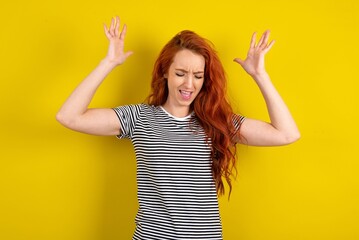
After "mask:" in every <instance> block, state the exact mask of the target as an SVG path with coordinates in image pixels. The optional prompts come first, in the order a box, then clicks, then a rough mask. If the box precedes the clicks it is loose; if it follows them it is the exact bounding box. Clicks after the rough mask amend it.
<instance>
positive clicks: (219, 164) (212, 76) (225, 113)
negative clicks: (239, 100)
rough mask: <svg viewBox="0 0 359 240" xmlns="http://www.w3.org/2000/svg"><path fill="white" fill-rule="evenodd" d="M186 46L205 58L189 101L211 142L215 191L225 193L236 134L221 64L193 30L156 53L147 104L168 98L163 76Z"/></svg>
mask: <svg viewBox="0 0 359 240" xmlns="http://www.w3.org/2000/svg"><path fill="white" fill-rule="evenodd" d="M183 49H188V50H191V51H193V52H194V53H197V54H200V55H202V56H203V57H204V59H205V70H204V83H203V86H202V88H201V90H200V92H199V94H198V95H197V97H196V98H195V99H194V101H193V102H192V104H191V106H190V108H191V110H193V111H194V113H195V116H196V117H197V119H198V122H199V124H200V125H201V126H202V128H203V129H204V131H205V133H206V135H207V139H206V141H208V140H210V141H211V159H212V174H213V179H214V181H215V184H216V189H217V194H218V195H223V194H224V193H225V187H224V182H223V180H222V178H224V179H225V180H226V181H227V184H228V186H229V189H230V191H229V195H230V193H231V190H232V184H231V175H232V173H233V170H236V146H235V143H234V139H235V137H239V131H237V132H236V130H235V127H234V125H233V117H234V116H235V115H234V113H233V110H232V108H231V106H230V104H229V103H228V100H227V98H226V83H227V80H226V76H225V71H224V68H223V66H222V63H221V62H220V60H219V57H218V55H217V53H216V51H215V50H214V47H213V44H212V43H211V42H209V41H208V40H207V39H205V38H202V37H200V36H199V35H197V34H196V33H194V32H192V31H189V30H185V31H182V32H180V33H178V34H177V35H176V36H174V37H173V38H172V39H171V40H170V41H169V42H168V43H167V44H166V45H165V46H164V48H163V49H162V51H161V52H160V54H159V56H158V58H157V60H156V62H155V65H154V69H153V72H152V82H151V90H152V92H151V94H150V95H149V96H148V98H147V100H148V103H149V104H151V105H155V106H159V105H163V104H164V103H165V102H166V100H167V97H168V86H167V79H166V78H165V77H164V75H165V74H167V73H168V70H169V67H170V65H171V63H172V61H173V58H174V56H175V55H176V53H177V52H178V51H180V50H183Z"/></svg>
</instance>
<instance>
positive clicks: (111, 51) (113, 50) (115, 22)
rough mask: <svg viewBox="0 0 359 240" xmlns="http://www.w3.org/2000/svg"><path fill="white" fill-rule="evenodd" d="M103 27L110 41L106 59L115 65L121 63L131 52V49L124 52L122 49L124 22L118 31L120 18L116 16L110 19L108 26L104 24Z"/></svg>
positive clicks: (125, 27) (124, 31)
mask: <svg viewBox="0 0 359 240" xmlns="http://www.w3.org/2000/svg"><path fill="white" fill-rule="evenodd" d="M104 29H105V34H106V37H107V39H108V40H109V42H110V45H109V48H108V52H107V56H106V59H107V60H108V61H109V62H110V63H112V64H114V65H115V66H117V65H121V64H122V63H124V62H125V61H126V59H127V58H128V57H129V56H130V55H132V53H133V52H132V51H128V52H124V50H123V48H124V42H125V36H126V31H127V26H126V24H124V25H123V28H122V31H121V32H120V18H119V17H118V16H116V17H114V18H112V19H111V25H110V27H107V26H106V24H104Z"/></svg>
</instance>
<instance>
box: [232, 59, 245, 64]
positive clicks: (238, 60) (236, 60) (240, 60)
mask: <svg viewBox="0 0 359 240" xmlns="http://www.w3.org/2000/svg"><path fill="white" fill-rule="evenodd" d="M233 61H234V62H236V63H239V64H240V65H242V64H243V63H244V61H243V60H242V59H240V58H235V59H233Z"/></svg>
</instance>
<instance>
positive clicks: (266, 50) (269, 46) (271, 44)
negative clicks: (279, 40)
mask: <svg viewBox="0 0 359 240" xmlns="http://www.w3.org/2000/svg"><path fill="white" fill-rule="evenodd" d="M274 43H275V40H272V41H271V42H270V43H269V44H268V46H267V47H266V48H265V49H264V51H265V53H267V52H268V51H269V50H270V49H271V48H272V46H273V45H274Z"/></svg>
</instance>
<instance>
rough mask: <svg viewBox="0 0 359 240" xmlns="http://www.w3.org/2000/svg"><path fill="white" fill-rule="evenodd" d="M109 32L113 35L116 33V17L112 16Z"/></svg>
mask: <svg viewBox="0 0 359 240" xmlns="http://www.w3.org/2000/svg"><path fill="white" fill-rule="evenodd" d="M109 33H110V34H111V36H114V35H115V19H114V18H111V26H110V30H109Z"/></svg>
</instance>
